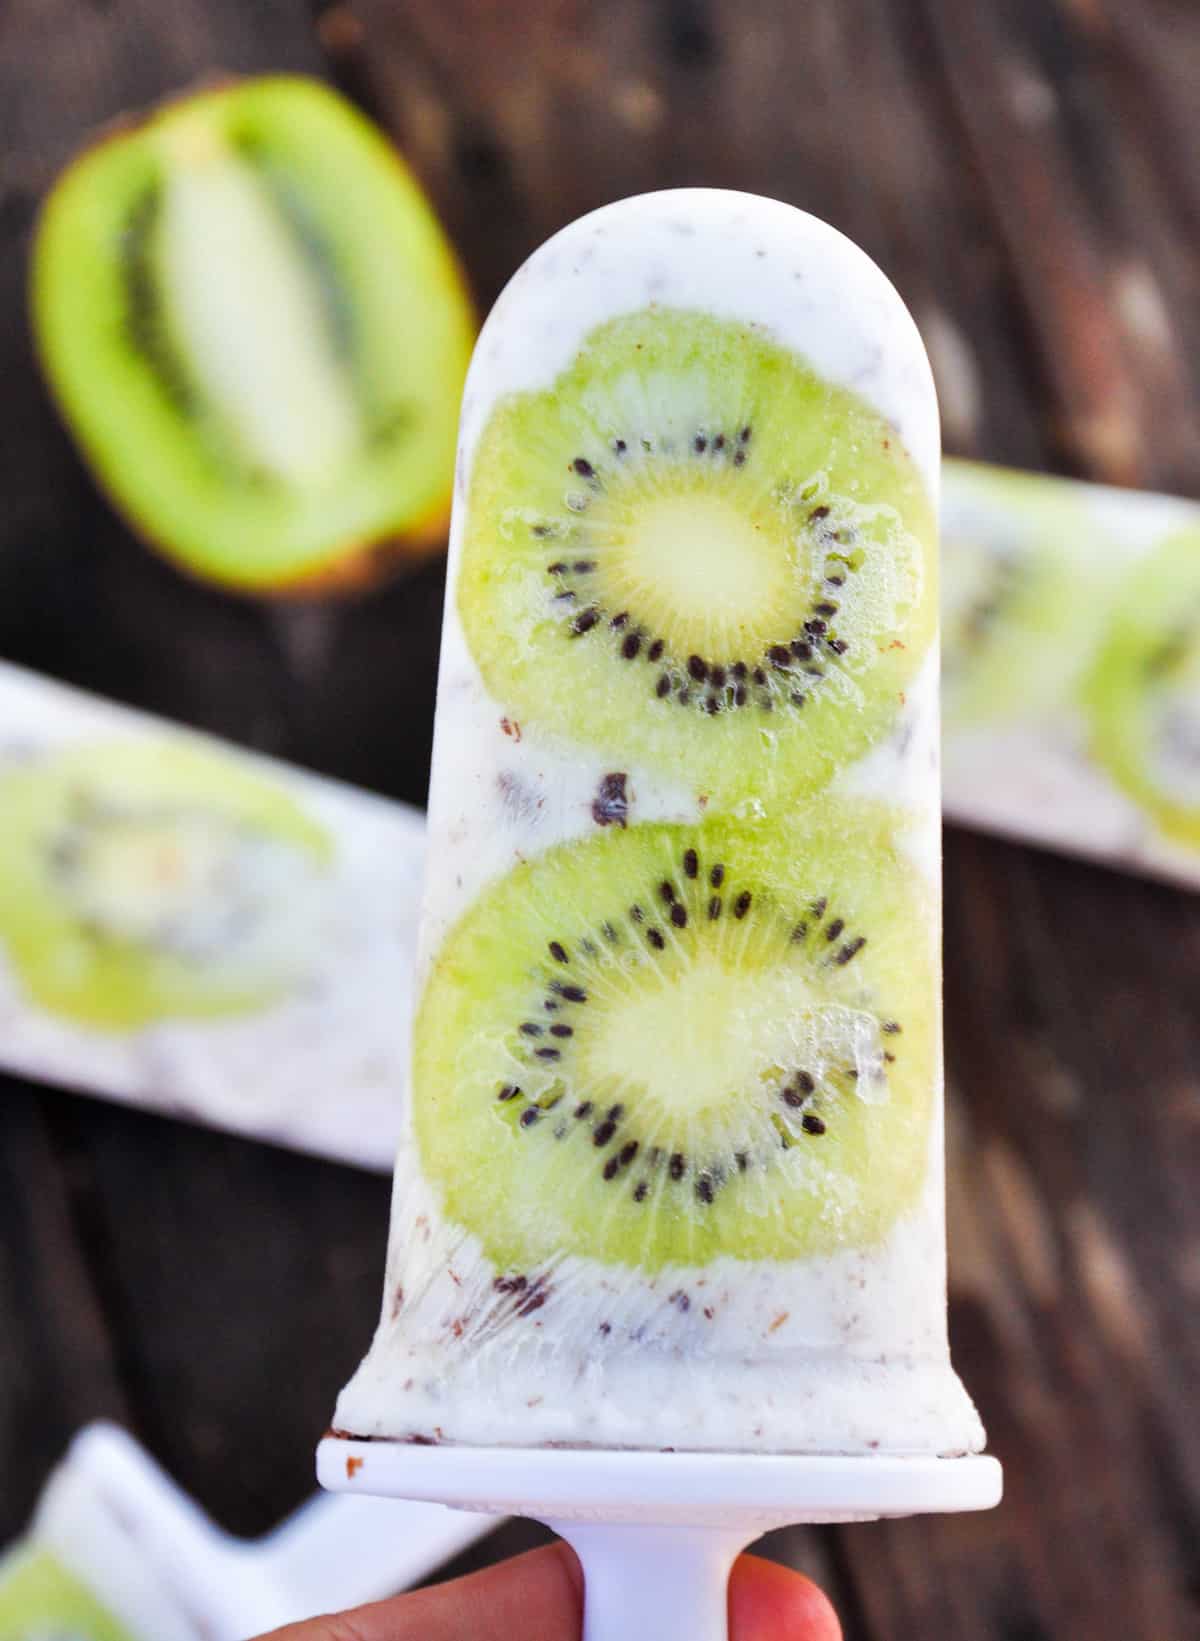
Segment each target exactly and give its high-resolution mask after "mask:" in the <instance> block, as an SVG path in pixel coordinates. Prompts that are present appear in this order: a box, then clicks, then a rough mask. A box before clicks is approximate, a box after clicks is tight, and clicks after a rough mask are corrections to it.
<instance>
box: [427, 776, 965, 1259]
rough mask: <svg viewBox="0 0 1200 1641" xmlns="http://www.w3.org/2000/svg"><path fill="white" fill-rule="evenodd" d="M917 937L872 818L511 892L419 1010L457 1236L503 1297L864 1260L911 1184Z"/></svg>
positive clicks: (681, 832) (924, 1000)
mask: <svg viewBox="0 0 1200 1641" xmlns="http://www.w3.org/2000/svg"><path fill="white" fill-rule="evenodd" d="M934 928H935V914H934V908H933V906H932V905H931V902H930V890H929V889H928V887H927V886H924V885H922V883H921V882H920V880H919V879H918V877H917V876H916V875H915V873H914V871H913V869H912V868H911V867H910V866H909V864H908V863H907V862H906V861H905V860H904V859H903V857H902V856H901V855H900V854H899V853H898V850H897V846H896V844H895V841H894V816H892V815H891V814H890V813H888V812H885V811H883V810H882V809H880V810H879V811H878V812H872V811H871V810H870V809H868V811H867V812H866V813H864V812H863V810H862V808H861V806H856V807H855V809H854V810H853V812H851V811H850V810H849V809H847V810H846V811H845V812H841V811H839V810H838V809H837V808H836V807H835V806H832V805H827V804H826V805H823V806H822V808H821V812H820V813H819V814H810V815H804V814H802V815H801V816H800V817H799V819H798V821H797V824H796V825H795V827H794V828H791V829H788V830H786V831H779V830H776V829H774V828H769V829H768V828H761V829H760V828H755V827H751V826H747V825H745V824H744V823H735V822H725V821H713V822H710V823H708V824H706V825H704V826H702V827H687V826H679V825H645V826H639V827H635V828H632V829H631V830H630V831H628V832H616V833H606V834H604V835H597V836H593V837H591V838H589V839H587V840H586V841H583V842H577V843H568V844H563V845H560V846H559V847H558V848H556V849H553V850H551V851H550V852H549V853H547V854H546V855H543V856H541V857H539V858H538V859H537V860H535V861H532V862H529V863H526V864H523V865H521V866H519V867H518V868H517V869H516V870H515V871H513V872H512V873H511V874H509V876H508V877H506V878H505V879H504V880H503V881H502V882H500V883H499V884H498V885H496V886H495V887H493V888H491V889H490V890H488V891H485V893H484V894H483V895H482V896H481V897H480V898H479V900H478V901H476V903H475V904H474V905H473V906H472V907H471V908H470V909H469V910H468V912H467V913H466V915H465V916H464V917H463V919H462V921H461V922H460V923H459V924H458V925H457V926H456V928H455V929H454V930H453V931H452V932H451V934H450V935H449V936H448V938H447V940H446V943H445V945H444V947H443V949H442V950H441V952H440V954H439V956H438V958H437V961H436V963H435V965H434V967H433V970H432V972H431V975H430V978H429V980H428V983H427V986H426V989H425V992H424V995H423V998H422V1001H421V1005H420V1008H419V1010H418V1016H417V1021H416V1027H415V1035H414V1050H413V1113H414V1125H415V1131H416V1136H417V1142H418V1145H419V1148H420V1152H421V1156H422V1159H423V1163H424V1167H425V1170H426V1173H427V1175H428V1176H429V1177H430V1178H431V1179H432V1180H434V1181H435V1182H438V1183H439V1184H440V1187H441V1190H442V1192H443V1193H444V1199H443V1200H444V1209H445V1212H446V1214H447V1216H448V1217H449V1218H450V1219H451V1220H452V1221H453V1222H455V1223H457V1224H459V1225H462V1226H464V1227H466V1228H467V1229H468V1230H470V1231H471V1232H473V1233H474V1234H475V1235H476V1236H478V1237H479V1239H480V1240H481V1242H482V1244H483V1246H484V1248H485V1250H486V1252H487V1254H488V1255H489V1257H490V1258H491V1259H492V1261H493V1262H494V1263H495V1264H496V1265H497V1267H499V1269H500V1270H501V1272H503V1273H506V1276H505V1279H507V1277H508V1276H518V1275H526V1274H527V1273H529V1272H530V1271H531V1270H533V1269H535V1268H537V1269H541V1270H544V1269H545V1267H546V1263H547V1262H548V1261H549V1262H553V1261H555V1260H558V1259H560V1258H562V1257H563V1256H565V1255H577V1256H581V1257H587V1258H590V1259H595V1260H600V1261H603V1262H606V1263H611V1264H615V1265H623V1266H635V1267H638V1268H640V1269H642V1270H645V1271H655V1270H658V1269H660V1268H661V1267H663V1266H667V1265H672V1264H686V1265H698V1264H703V1263H706V1262H707V1261H709V1260H712V1259H714V1258H716V1257H717V1256H719V1255H729V1256H732V1257H735V1258H740V1259H786V1258H796V1257H801V1256H805V1255H809V1254H814V1253H820V1252H825V1251H828V1250H831V1249H839V1248H848V1247H856V1246H861V1245H864V1244H867V1243H870V1242H871V1241H873V1240H875V1239H877V1238H878V1237H879V1236H881V1235H882V1234H883V1233H884V1231H885V1230H886V1229H887V1228H888V1226H889V1225H890V1224H891V1223H892V1222H893V1221H894V1220H895V1218H896V1217H897V1215H899V1214H900V1213H901V1212H902V1211H903V1210H904V1208H905V1207H906V1206H907V1205H908V1204H910V1203H911V1202H912V1201H913V1200H914V1198H915V1197H916V1195H917V1193H918V1191H919V1189H920V1187H921V1184H922V1181H923V1179H924V1176H925V1169H926V1161H927V1156H928V1133H929V1121H930V1111H931V1101H932V1093H933V1090H934V1086H935V1077H936V1068H937V1048H936V1019H937V973H938V970H937V952H936V944H935V938H934Z"/></svg>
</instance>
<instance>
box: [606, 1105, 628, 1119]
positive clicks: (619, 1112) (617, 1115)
mask: <svg viewBox="0 0 1200 1641" xmlns="http://www.w3.org/2000/svg"><path fill="white" fill-rule="evenodd" d="M624 1115H625V1107H624V1106H623V1105H621V1104H619V1103H618V1104H617V1105H610V1106H609V1108H608V1120H609V1122H620V1120H621V1118H622V1117H623V1116H624Z"/></svg>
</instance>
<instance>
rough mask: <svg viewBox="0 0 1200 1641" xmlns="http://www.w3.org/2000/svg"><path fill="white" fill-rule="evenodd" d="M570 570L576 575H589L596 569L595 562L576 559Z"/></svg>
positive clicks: (593, 560)
mask: <svg viewBox="0 0 1200 1641" xmlns="http://www.w3.org/2000/svg"><path fill="white" fill-rule="evenodd" d="M571 568H572V569H573V570H574V572H575V574H576V575H591V573H592V571H593V570H594V569H595V568H596V560H595V559H594V558H577V559H576V560H575V562H574V564H572V566H571Z"/></svg>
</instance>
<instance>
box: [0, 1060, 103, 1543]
mask: <svg viewBox="0 0 1200 1641" xmlns="http://www.w3.org/2000/svg"><path fill="white" fill-rule="evenodd" d="M0 1107H2V1109H3V1146H0V1476H3V1477H4V1486H3V1488H2V1489H0V1545H2V1544H5V1543H7V1542H8V1541H9V1540H10V1539H12V1538H14V1537H15V1536H16V1535H17V1534H18V1533H19V1532H21V1531H22V1530H23V1529H24V1526H25V1523H26V1521H27V1520H28V1517H29V1512H30V1510H31V1509H32V1508H33V1504H34V1502H35V1500H36V1498H37V1495H38V1493H39V1491H40V1489H41V1486H42V1483H43V1482H44V1480H45V1478H46V1475H47V1473H48V1472H49V1470H50V1468H51V1467H52V1466H53V1465H54V1464H56V1463H57V1462H58V1460H59V1459H60V1458H61V1457H62V1454H63V1451H64V1450H65V1448H66V1446H67V1443H68V1442H69V1440H70V1439H71V1437H72V1435H74V1433H75V1430H76V1428H77V1427H78V1426H79V1425H80V1424H82V1423H84V1422H86V1421H87V1420H88V1419H93V1418H101V1417H103V1418H112V1419H122V1420H125V1421H128V1419H129V1417H130V1414H131V1406H130V1402H129V1399H128V1397H127V1396H126V1394H125V1390H124V1386H123V1376H122V1372H121V1366H120V1362H119V1356H120V1341H119V1339H117V1338H116V1337H115V1336H114V1332H113V1330H112V1328H111V1325H110V1322H109V1319H108V1318H107V1317H106V1315H105V1314H104V1310H103V1305H102V1302H101V1300H100V1296H99V1294H98V1292H97V1290H96V1286H95V1281H94V1272H93V1269H92V1267H91V1260H90V1258H89V1249H88V1246H87V1243H88V1238H89V1234H90V1229H91V1213H90V1200H89V1192H88V1181H87V1178H86V1175H80V1174H79V1173H77V1172H76V1171H75V1169H74V1168H73V1166H72V1160H71V1158H70V1157H69V1156H68V1155H66V1154H65V1153H64V1151H63V1149H62V1147H61V1146H60V1144H59V1143H58V1139H57V1136H56V1135H55V1133H54V1132H53V1126H52V1124H50V1123H48V1122H47V1120H46V1114H45V1111H44V1108H43V1097H42V1096H40V1095H38V1094H37V1093H36V1092H35V1091H34V1090H33V1089H31V1088H29V1087H27V1086H25V1085H23V1084H21V1083H18V1082H16V1081H14V1080H9V1081H7V1082H6V1083H4V1085H3V1086H0Z"/></svg>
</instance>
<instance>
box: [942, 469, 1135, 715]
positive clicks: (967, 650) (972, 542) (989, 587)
mask: <svg viewBox="0 0 1200 1641" xmlns="http://www.w3.org/2000/svg"><path fill="white" fill-rule="evenodd" d="M1106 557H1107V555H1106V554H1105V553H1104V552H1103V551H1098V550H1097V543H1096V530H1095V528H1094V526H1092V525H1091V524H1090V523H1089V520H1088V517H1087V515H1086V513H1085V511H1084V508H1083V506H1082V504H1081V503H1080V501H1079V500H1078V499H1077V497H1076V495H1075V494H1074V487H1073V486H1070V485H1068V484H1066V483H1063V482H1061V481H1058V480H1053V479H1043V478H1035V477H1032V476H1031V475H1029V474H1027V473H1007V472H1002V471H998V470H995V469H990V468H982V467H975V466H972V465H969V464H966V463H963V462H956V463H955V464H954V465H953V468H952V469H950V470H948V472H947V475H946V484H945V487H944V491H943V508H942V715H943V718H944V720H945V722H946V724H947V725H948V726H949V727H951V728H957V727H960V726H966V725H968V724H973V723H981V722H992V721H997V720H1001V719H1012V718H1015V717H1019V716H1021V714H1023V713H1026V712H1029V711H1033V712H1038V713H1042V712H1045V711H1046V710H1047V709H1049V708H1050V707H1053V706H1054V705H1056V704H1058V703H1060V702H1062V701H1063V700H1065V699H1066V698H1067V697H1068V696H1069V694H1070V691H1071V688H1072V686H1073V684H1074V682H1076V681H1077V680H1078V678H1079V675H1080V672H1081V670H1082V668H1083V666H1084V665H1085V664H1086V659H1087V654H1088V643H1089V633H1091V632H1093V631H1094V630H1095V629H1096V627H1097V626H1098V625H1099V624H1100V623H1101V622H1102V621H1103V618H1104V613H1105V611H1106V609H1107V603H1106V588H1107V580H1106V578H1105V576H1104V565H1105V562H1106Z"/></svg>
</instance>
